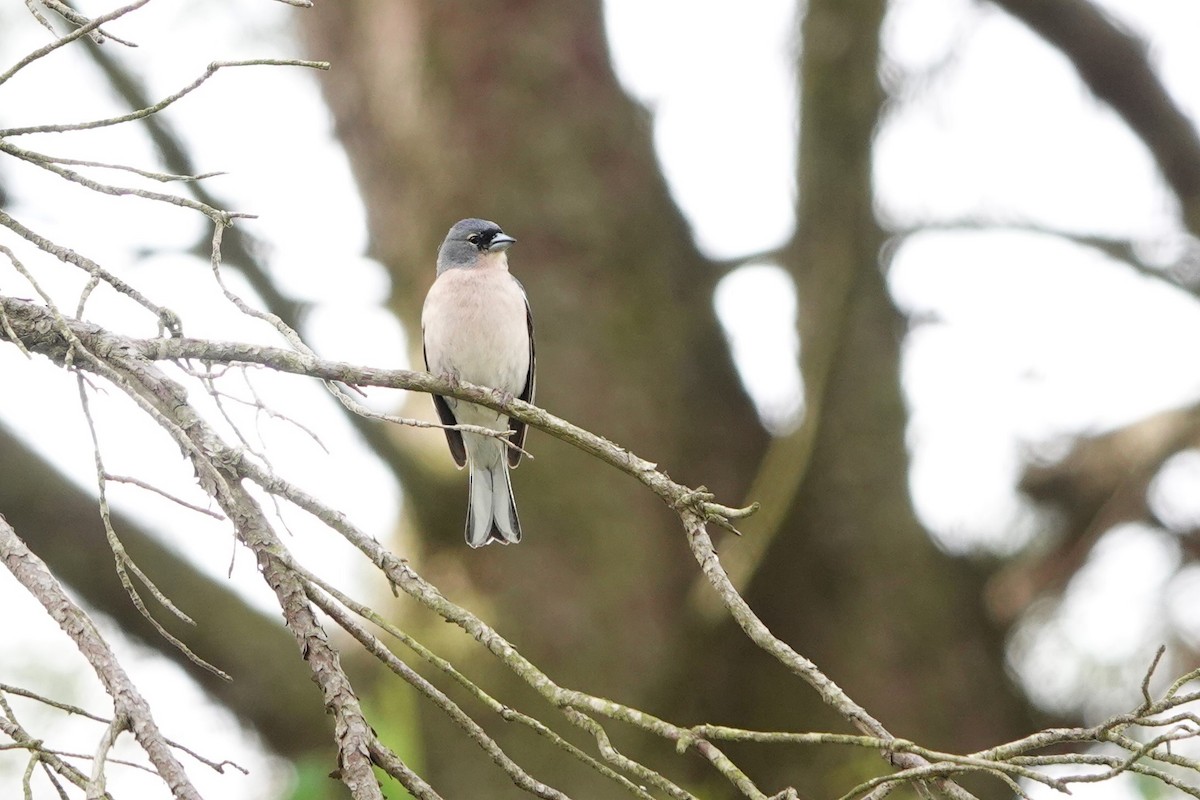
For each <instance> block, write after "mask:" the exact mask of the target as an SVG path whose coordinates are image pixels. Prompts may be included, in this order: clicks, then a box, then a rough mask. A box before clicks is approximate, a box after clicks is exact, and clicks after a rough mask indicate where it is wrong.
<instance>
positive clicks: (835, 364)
mask: <svg viewBox="0 0 1200 800" xmlns="http://www.w3.org/2000/svg"><path fill="white" fill-rule="evenodd" d="M884 11H885V3H884V2H883V0H811V2H809V3H808V5H807V11H806V13H805V15H804V19H803V22H802V24H801V28H800V41H801V42H802V46H801V54H800V58H799V65H798V71H797V74H798V75H799V87H798V91H799V92H800V113H801V123H800V141H799V158H798V170H799V172H798V176H797V181H798V195H799V206H798V209H797V232H796V236H795V239H794V241H793V243H792V245H791V246H790V247H789V248H788V251H787V253H786V254H785V261H786V266H787V268H788V269H789V270H790V271H791V273H792V274H793V276H794V277H795V279H796V283H797V287H798V294H799V326H800V332H801V348H802V353H803V358H802V367H803V371H804V376H805V381H806V418H805V421H804V425H803V427H802V429H801V430H800V431H798V432H796V433H795V434H793V435H791V436H789V437H786V438H784V439H781V440H778V441H777V442H776V443H775V444H774V445H773V447H772V450H773V452H772V454H771V456H770V457H769V459H768V462H767V463H768V464H770V463H787V464H789V465H791V469H792V470H793V471H794V476H795V477H796V478H798V479H799V483H798V485H797V488H796V490H795V495H794V497H791V498H787V499H788V500H790V502H789V504H788V505H787V506H786V508H787V510H786V512H784V514H783V516H782V517H781V518H780V520H779V523H778V529H777V530H776V531H773V532H772V531H766V530H761V529H760V528H756V526H755V523H754V521H753V520H750V521H748V523H747V525H746V532H747V536H749V537H753V536H756V535H760V534H761V535H764V536H766V535H772V534H773V535H772V538H771V541H770V544H769V546H768V547H767V549H766V552H765V555H764V557H763V558H762V559H761V560H760V563H759V567H758V569H757V571H756V572H755V573H754V574H753V577H752V580H751V582H750V585H749V587H748V588H747V591H746V597H747V599H748V600H749V602H750V603H751V605H752V606H754V607H755V608H756V609H758V611H759V613H760V614H761V616H762V617H763V620H764V621H765V622H766V623H767V625H768V626H769V627H770V628H771V629H772V631H773V632H774V633H775V634H776V635H777V636H779V637H780V638H782V639H784V640H786V641H788V642H790V643H791V644H792V645H794V646H795V647H797V648H798V649H799V650H800V651H801V652H803V653H804V654H805V655H806V656H808V657H810V658H812V659H813V660H814V661H815V662H816V663H817V664H818V665H819V666H821V667H823V668H824V669H825V671H826V674H828V675H829V676H830V677H831V678H833V680H835V681H836V682H838V683H839V684H840V685H841V686H842V687H843V688H844V689H845V690H846V691H847V692H849V694H850V696H851V697H853V698H855V700H856V701H858V702H859V703H861V704H863V705H864V706H865V707H866V708H867V709H869V710H870V711H871V713H872V714H874V715H875V716H876V717H877V718H878V719H880V720H881V721H882V722H883V723H884V725H886V726H888V727H889V729H890V730H891V731H892V732H893V733H894V734H896V735H898V736H903V737H907V738H915V739H917V740H919V741H921V742H922V743H927V744H929V745H931V746H941V747H945V748H948V749H951V750H956V751H963V750H971V749H975V748H979V747H983V746H985V745H989V744H993V743H996V742H999V741H1002V740H1003V739H1005V738H1008V737H1015V736H1018V735H1021V734H1023V733H1024V732H1027V731H1028V730H1030V728H1029V726H1030V724H1031V720H1030V714H1029V711H1028V708H1027V705H1026V703H1025V702H1024V701H1023V699H1022V698H1021V697H1020V695H1019V693H1018V692H1017V691H1016V690H1015V688H1014V687H1013V686H1012V685H1011V683H1010V680H1009V679H1008V677H1007V676H1006V673H1005V668H1004V655H1003V649H1002V647H1003V632H1002V631H1000V630H998V629H997V628H996V627H995V626H994V625H993V624H992V623H991V622H990V621H989V619H988V618H987V616H986V614H985V613H984V609H983V605H982V602H981V600H980V592H981V586H982V578H983V577H984V576H982V575H981V574H978V572H977V570H976V569H975V568H973V567H972V565H970V564H968V563H965V562H963V561H961V560H955V559H951V558H949V557H947V556H946V555H945V554H943V553H941V552H940V551H938V549H937V548H936V547H935V546H934V544H933V543H932V542H931V540H930V539H929V537H928V535H927V534H926V532H925V531H924V529H923V528H922V527H921V525H920V523H919V522H918V521H917V519H916V517H915V514H914V511H913V508H912V505H911V500H910V497H909V493H908V454H907V451H906V449H905V426H906V424H907V412H906V409H905V406H904V401H903V397H902V394H901V387H900V376H899V362H900V343H901V338H902V336H903V333H904V327H903V321H902V319H901V318H900V316H899V314H898V313H897V311H896V309H895V308H894V306H893V305H892V302H891V299H890V297H889V296H888V292H887V287H886V284H885V280H884V273H883V269H882V268H881V259H882V254H881V249H882V247H883V244H884V236H883V232H882V231H881V230H880V228H879V225H878V224H877V222H876V219H875V215H874V210H873V206H872V202H873V201H872V192H871V148H872V140H873V136H874V132H875V128H876V125H877V123H878V119H879V113H880V108H881V105H882V102H883V99H884V98H883V94H882V91H881V89H880V87H879V84H878V79H877V63H878V56H879V28H880V24H881V22H882V19H883V15H884ZM787 451H791V453H790V454H787V455H783V456H781V455H780V453H781V452H782V453H787ZM778 483H779V484H784V485H786V484H787V483H788V481H787V480H780V481H778ZM715 639H716V641H715V642H714V643H713V644H711V645H708V646H706V648H705V649H706V651H707V652H709V653H712V652H719V653H722V654H723V655H722V656H721V657H717V658H711V659H710V661H709V663H710V664H711V665H712V666H713V669H712V672H713V675H712V677H711V679H710V683H709V684H708V685H709V687H710V691H708V692H706V693H705V694H704V695H703V697H705V698H707V702H704V703H702V704H701V711H700V712H699V713H700V714H701V715H702V716H704V717H708V716H713V715H716V716H718V717H719V718H721V719H722V720H724V721H728V722H729V724H736V725H744V726H747V727H754V728H768V729H772V730H775V729H781V728H784V729H788V728H790V729H801V730H827V729H831V728H832V729H834V730H845V729H846V728H847V725H846V723H844V722H842V721H840V720H838V719H837V718H836V717H835V716H834V715H833V714H831V713H830V712H829V711H828V710H827V709H824V708H822V707H821V705H820V703H819V702H818V700H817V698H816V697H815V695H814V694H813V693H812V692H809V691H807V690H806V689H805V688H804V687H798V686H797V685H796V681H795V679H794V678H793V677H792V676H791V675H789V674H788V673H786V672H785V671H784V670H782V669H780V668H779V667H778V665H775V664H773V663H770V662H769V661H768V660H766V659H763V658H762V657H761V654H759V653H757V652H755V648H754V647H753V646H752V645H750V644H749V643H748V642H747V641H746V640H745V639H744V637H743V636H742V635H741V634H740V632H739V631H737V630H736V629H735V628H734V626H733V625H731V624H726V625H724V626H723V629H722V631H721V632H720V634H719V635H718V636H716V637H715ZM739 755H740V756H741V757H742V758H743V759H745V763H746V764H748V765H752V766H753V767H754V769H755V772H753V773H752V774H760V775H770V776H772V778H773V779H774V780H776V781H778V782H780V783H782V782H784V781H786V780H788V779H787V778H786V777H785V776H786V775H791V776H792V778H791V780H796V777H795V776H797V775H803V776H804V782H803V783H802V784H800V785H799V787H798V788H800V789H801V791H802V792H806V793H807V792H811V793H812V795H813V796H817V797H829V796H837V795H838V794H840V793H842V792H844V791H845V790H846V789H847V788H848V781H852V779H853V776H854V771H853V769H852V768H851V767H848V766H846V764H845V763H844V760H845V759H846V757H847V754H846V753H845V752H837V751H830V750H826V751H821V750H820V749H818V748H813V749H807V750H805V749H801V750H797V751H792V752H789V753H788V762H789V763H788V765H787V770H786V771H785V770H783V769H780V767H779V764H778V756H779V753H778V752H776V751H767V750H764V749H762V748H744V750H743V751H742V752H740V753H739ZM858 757H859V758H861V759H863V760H864V761H865V762H866V763H864V764H863V777H864V778H865V777H867V776H868V775H869V774H872V773H874V772H875V771H877V770H878V765H877V764H875V763H872V762H874V760H875V759H876V758H877V755H876V754H873V753H862V754H859V755H858ZM835 763H841V764H842V766H840V767H839V768H836V769H835V768H833V764H835ZM772 785H773V784H771V783H767V784H766V786H765V787H764V788H768V789H769V788H770V787H771V786H772Z"/></svg>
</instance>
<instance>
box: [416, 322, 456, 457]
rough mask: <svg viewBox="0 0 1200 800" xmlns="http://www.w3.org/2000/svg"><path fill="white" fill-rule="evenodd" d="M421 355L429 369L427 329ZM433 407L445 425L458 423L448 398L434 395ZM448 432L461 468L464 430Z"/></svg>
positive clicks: (453, 453)
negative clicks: (426, 340) (426, 346)
mask: <svg viewBox="0 0 1200 800" xmlns="http://www.w3.org/2000/svg"><path fill="white" fill-rule="evenodd" d="M421 334H422V335H421V355H423V356H424V357H425V371H426V372H428V371H429V353H428V352H426V349H425V341H424V339H425V337H424V334H425V331H424V330H422V331H421ZM433 407H434V408H436V409H437V415H438V419H440V420H441V421H442V424H443V425H457V424H458V420H456V419H455V418H454V412H453V411H451V410H450V404H449V403H447V402H446V398H444V397H442V396H441V395H440V394H435V395H433ZM443 432H444V433H445V434H446V444H448V445H450V455H451V457H452V458H453V459H454V463H455V464H457V465H458V466H459V468H460V469H461V468H462V467H465V466H466V465H467V448H466V446H465V445H463V438H462V431H452V430H444V431H443Z"/></svg>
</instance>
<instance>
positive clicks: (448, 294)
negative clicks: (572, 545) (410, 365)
mask: <svg viewBox="0 0 1200 800" xmlns="http://www.w3.org/2000/svg"><path fill="white" fill-rule="evenodd" d="M515 242H516V239H514V238H513V237H511V236H509V235H508V234H506V233H505V232H504V231H502V230H500V226H499V225H497V224H496V223H494V222H488V221H487V220H483V219H464V220H460V221H459V222H456V223H455V224H454V227H452V228H451V229H450V232H449V233H447V234H446V239H445V241H443V242H442V246H441V247H440V248H439V249H438V257H437V278H436V279H435V280H434V282H433V286H431V287H430V289H429V294H428V295H427V296H426V297H425V307H424V308H423V310H422V311H421V335H422V338H423V342H424V347H425V368H426V369H428V370H429V371H430V372H432V373H433V374H435V375H441V376H443V377H445V378H448V379H449V380H451V381H455V382H458V381H464V382H466V383H474V384H478V385H480V386H488V387H491V388H492V389H494V390H495V391H496V392H498V393H499V394H500V395H501V396H502V397H505V398H507V399H512V398H513V397H519V398H520V399H522V400H525V401H526V402H530V403H532V402H533V384H534V380H533V378H534V352H533V316H532V315H531V314H530V312H529V300H528V298H527V297H526V296H525V289H524V288H523V287H522V286H521V283H520V281H518V280H517V279H516V278H514V277H513V276H512V275H511V274H509V271H508V254H507V250H508V248H509V247H511V246H512V245H513V243H515ZM433 404H434V407H436V408H437V413H438V417H439V418H440V419H441V421H442V424H443V425H456V424H466V425H480V426H483V427H486V428H491V429H492V430H495V431H501V432H505V431H511V434H510V435H509V437H508V439H509V441H511V442H512V443H513V444H515V445H517V447H522V446H523V445H524V443H525V433H526V431H525V423H523V422H520V421H518V420H515V419H510V418H509V417H508V416H507V415H505V414H502V413H499V412H496V411H492V410H491V409H488V408H484V407H482V406H479V405H476V404H474V403H467V402H464V401H462V400H456V399H454V398H452V397H441V396H440V395H434V396H433ZM446 441H447V442H448V443H449V444H450V455H451V456H453V457H454V462H455V463H456V464H458V466H459V468H462V467H463V466H468V467H469V472H468V476H469V477H468V486H469V487H470V488H469V494H470V501H469V504H468V506H467V533H466V535H467V544H469V545H471V547H482V546H483V545H485V544H490V543H492V542H500V543H501V544H514V543H516V542H519V541H521V523H520V521H519V520H518V519H517V506H516V503H515V502H514V501H513V494H512V484H511V482H510V480H509V475H508V469H509V467H510V466H512V467H515V466H517V464H518V463H519V462H520V460H521V451H520V450H516V449H514V448H511V447H509V446H508V445H507V444H505V442H504V440H502V439H499V438H497V437H495V436H487V435H485V434H482V433H469V432H465V431H457V430H447V431H446Z"/></svg>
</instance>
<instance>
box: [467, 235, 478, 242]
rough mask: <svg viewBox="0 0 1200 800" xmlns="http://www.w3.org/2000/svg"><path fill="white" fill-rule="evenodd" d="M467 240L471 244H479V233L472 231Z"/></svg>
mask: <svg viewBox="0 0 1200 800" xmlns="http://www.w3.org/2000/svg"><path fill="white" fill-rule="evenodd" d="M467 241H468V242H470V243H471V244H479V234H478V233H472V234H471V235H470V236H468V237H467Z"/></svg>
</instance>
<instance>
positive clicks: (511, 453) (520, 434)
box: [508, 287, 537, 467]
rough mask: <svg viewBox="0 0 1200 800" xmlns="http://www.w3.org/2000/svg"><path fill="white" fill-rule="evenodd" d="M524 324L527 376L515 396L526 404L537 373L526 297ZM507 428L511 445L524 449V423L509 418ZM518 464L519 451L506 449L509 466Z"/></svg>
mask: <svg viewBox="0 0 1200 800" xmlns="http://www.w3.org/2000/svg"><path fill="white" fill-rule="evenodd" d="M522 291H524V287H522ZM525 323H526V325H528V327H529V374H527V375H526V376H525V388H524V389H522V390H521V393H520V394H519V395H517V397H518V398H520V399H521V400H524V401H525V402H526V403H532V402H533V388H534V383H535V373H536V372H537V358H536V357H535V354H534V347H533V312H531V311H530V310H529V298H528V297H526V298H525ZM508 427H509V429H510V430H511V431H512V432H513V435H512V442H513V444H515V445H516V446H517V447H524V446H525V434H526V433H528V432H529V431H528V429H527V428H526V427H525V423H524V422H521V421H520V420H516V419H513V418H512V417H509V418H508ZM519 463H521V451H520V450H515V449H513V448H511V447H510V448H508V464H509V466H511V467H515V466H516V465H517V464H519Z"/></svg>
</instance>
